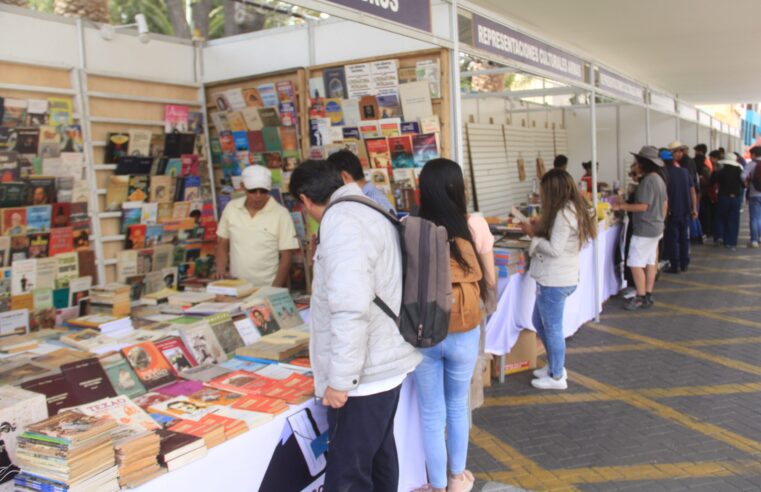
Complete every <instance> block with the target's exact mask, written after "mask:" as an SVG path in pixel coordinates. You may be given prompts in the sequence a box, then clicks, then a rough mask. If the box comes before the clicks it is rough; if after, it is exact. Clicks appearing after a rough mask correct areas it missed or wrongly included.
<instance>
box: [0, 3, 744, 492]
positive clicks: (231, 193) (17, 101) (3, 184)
mask: <svg viewBox="0 0 761 492" xmlns="http://www.w3.org/2000/svg"><path fill="white" fill-rule="evenodd" d="M293 3H295V4H298V5H302V6H304V7H307V8H313V9H315V10H317V11H320V12H323V13H325V14H329V15H330V17H329V18H326V19H323V20H320V21H318V22H313V21H310V22H307V23H305V24H303V25H297V26H292V27H282V28H274V29H267V30H264V31H260V32H256V33H251V34H243V35H239V36H234V37H230V38H224V39H220V40H214V41H208V42H202V41H184V40H180V39H176V38H170V37H165V36H160V35H154V34H150V35H148V37H146V36H144V35H142V34H141V35H139V36H138V35H137V34H135V33H132V32H130V31H119V32H117V33H116V34H115V35H114V34H113V33H109V32H107V30H103V29H102V28H101V26H99V25H96V24H94V23H90V22H89V21H84V20H82V19H79V18H76V19H73V18H63V17H56V16H50V15H46V14H39V13H35V12H32V11H28V10H25V9H18V8H13V7H5V6H2V7H0V40H2V41H3V42H2V43H0V120H1V121H2V126H1V127H0V173H2V174H1V176H2V179H1V180H0V227H1V228H2V229H1V230H2V236H0V267H1V269H0V273H1V274H2V280H1V281H0V282H1V283H0V411H2V412H3V419H4V421H5V420H9V421H12V422H13V425H14V429H13V431H11V432H5V431H3V432H4V433H3V434H2V439H3V440H4V443H5V449H6V451H7V453H6V454H5V455H4V456H2V455H0V459H4V460H6V462H5V463H4V466H17V467H20V469H21V473H19V474H18V475H17V477H16V478H15V480H16V481H17V482H18V483H21V484H24V485H27V486H33V487H47V486H60V485H61V484H64V485H81V486H82V487H83V489H84V490H118V489H119V488H120V487H121V488H138V489H139V490H141V491H153V490H156V491H159V490H167V489H171V488H178V489H179V488H180V487H184V488H190V489H191V490H206V489H208V490H218V489H220V490H221V489H225V488H229V489H234V490H262V491H301V490H308V491H312V490H319V489H320V487H321V484H322V482H323V479H324V469H325V463H326V455H325V452H326V449H327V440H328V435H327V432H326V431H327V420H326V413H325V410H324V408H323V407H322V405H321V403H320V402H318V401H316V399H315V398H314V397H313V392H314V390H313V383H312V379H311V373H310V370H309V360H308V357H307V355H308V354H307V348H308V341H309V330H308V327H307V325H308V322H309V294H310V285H311V258H310V257H309V253H308V252H309V251H310V244H311V241H312V240H313V237H314V235H315V234H316V231H317V224H316V223H314V222H313V221H310V220H308V219H307V217H306V215H305V214H304V213H303V212H302V210H301V208H300V205H299V203H298V202H297V201H296V200H294V199H293V197H291V196H290V195H289V194H288V183H289V177H290V175H291V172H292V171H293V169H294V168H295V167H296V166H298V164H299V163H300V162H302V161H303V160H305V159H324V158H326V157H327V156H328V155H330V154H331V153H333V152H335V151H337V150H342V149H349V150H351V151H353V152H355V153H356V154H357V155H358V156H359V157H360V160H361V161H362V163H363V165H364V166H365V167H366V174H367V177H368V180H369V181H370V182H372V183H373V184H374V185H375V186H376V187H378V188H379V189H381V190H382V191H383V192H385V193H386V195H387V196H388V199H389V201H390V202H391V203H393V204H394V205H395V206H396V208H397V210H398V211H399V212H400V213H401V214H407V213H410V212H413V211H414V209H415V207H416V203H417V201H418V198H417V194H416V188H417V178H418V174H419V171H420V169H421V168H422V166H423V164H424V163H425V162H426V161H428V160H430V159H432V158H435V157H439V156H442V157H448V158H451V159H453V160H456V161H457V162H459V163H461V164H462V166H463V171H464V174H465V176H466V181H467V182H468V192H469V199H470V207H471V208H472V210H473V211H474V212H477V213H481V214H483V215H484V216H486V217H487V218H488V221H489V222H490V225H491V226H492V229H493V233H494V234H495V236H496V237H497V239H498V241H497V246H496V249H495V257H496V262H497V266H498V271H499V274H500V279H499V293H498V301H497V309H496V312H495V313H494V314H492V316H491V317H490V318H489V320H488V322H485V323H484V326H483V327H482V329H483V333H484V335H483V337H482V338H483V347H484V352H485V354H491V355H494V356H497V358H496V359H495V360H493V361H490V356H491V355H484V356H483V357H482V358H481V364H480V365H479V368H478V370H477V371H476V374H474V380H473V381H474V382H473V391H472V400H473V401H472V402H471V403H472V405H471V406H472V407H477V406H478V404H479V399H482V394H483V386H484V385H488V384H490V381H491V375H490V373H489V370H488V367H489V366H490V365H491V366H493V367H494V369H493V372H494V373H495V375H499V377H500V378H502V377H504V375H505V374H506V373H510V372H515V371H519V370H525V369H528V368H531V367H532V364H535V359H536V348H537V345H536V340H535V337H533V338H532V334H533V331H532V330H533V328H532V326H531V316H530V315H531V309H532V307H533V298H534V288H535V286H534V283H533V281H532V280H531V279H530V278H528V276H527V275H526V262H527V258H526V254H525V250H526V248H527V245H528V243H526V242H525V241H522V239H521V234H517V233H516V230H517V229H518V227H517V224H514V223H512V219H510V218H509V216H510V214H511V209H512V208H513V207H517V208H519V209H521V211H522V212H523V213H524V214H526V215H531V214H534V213H536V212H537V210H538V205H537V200H536V190H537V188H536V187H537V182H538V179H540V178H541V176H542V174H543V173H544V172H545V171H546V170H548V169H550V168H551V166H552V162H553V160H554V158H555V156H556V155H558V154H564V155H567V156H568V157H569V172H571V173H572V174H574V175H575V176H578V177H581V174H582V172H581V171H582V169H581V163H582V162H584V161H591V162H599V168H598V167H595V166H592V168H591V180H590V183H591V186H589V187H588V188H587V189H586V191H587V192H588V195H589V198H590V202H591V203H593V205H594V207H595V208H596V210H597V212H598V218H599V219H600V235H599V236H598V239H597V240H596V241H594V242H593V243H592V244H589V245H587V247H586V248H585V249H584V251H583V253H582V254H583V257H582V265H583V266H582V271H583V272H587V273H588V274H587V275H582V279H581V284H580V287H579V289H577V292H576V293H575V294H574V296H573V297H572V298H571V301H570V302H569V309H567V310H566V314H565V317H566V326H567V329H568V330H569V331H568V333H567V336H571V335H572V334H573V333H575V332H576V331H577V330H578V328H580V327H581V325H582V324H583V323H585V322H587V321H589V320H591V319H594V318H596V317H597V316H598V315H599V312H600V310H601V308H602V303H603V302H604V301H605V300H606V299H608V298H609V297H610V296H612V295H615V294H616V293H617V292H618V291H619V290H620V289H621V287H622V286H623V285H622V280H621V274H620V269H619V265H620V261H617V260H616V256H617V250H618V248H619V236H620V225H618V223H617V220H616V219H615V218H614V217H613V214H612V213H611V212H610V211H609V207H608V205H607V203H606V201H607V199H608V196H610V194H612V193H615V192H616V191H617V190H618V189H624V188H625V187H626V185H627V181H626V177H627V171H628V165H629V164H630V163H631V158H630V157H629V156H630V154H629V152H630V151H633V150H637V149H639V148H640V147H641V146H642V144H643V143H653V144H656V145H663V144H665V143H667V142H670V141H672V140H675V139H679V140H682V141H683V142H684V143H686V144H687V145H690V146H692V145H694V144H696V143H698V142H710V143H711V145H714V146H718V145H723V146H725V147H726V148H727V149H733V148H737V149H739V140H738V139H739V132H738V130H737V129H735V128H729V127H728V126H727V125H726V124H725V123H722V122H719V121H718V120H714V119H713V118H711V117H710V116H709V115H708V114H706V113H703V112H701V111H699V110H697V109H696V108H694V107H692V106H689V105H687V104H685V103H683V102H682V101H679V100H678V99H676V98H674V97H672V96H671V95H668V94H666V93H665V92H664V91H659V90H657V89H653V88H650V87H647V86H646V85H645V84H642V83H639V82H637V81H636V79H633V78H630V77H627V76H624V75H623V74H620V73H617V72H615V71H614V70H612V69H610V68H607V67H605V66H604V65H602V64H598V63H597V62H595V61H593V60H584V59H582V58H580V57H578V56H576V55H574V54H573V53H572V52H570V51H566V50H564V49H562V48H560V47H557V46H552V45H550V44H547V43H545V42H544V41H542V40H540V39H538V38H534V37H532V36H530V35H528V34H526V32H525V31H522V30H520V29H518V28H516V27H515V26H513V25H512V24H511V23H510V22H508V21H507V20H504V19H500V18H499V16H497V15H494V14H493V13H490V12H488V11H484V10H482V9H480V8H478V7H476V6H473V5H471V4H469V3H467V2H456V1H455V2H451V3H450V2H444V1H441V0H433V1H431V2H417V3H410V4H405V5H406V7H403V8H402V9H401V12H396V13H393V12H384V11H381V10H380V7H377V6H373V5H366V2H352V1H349V0H340V1H327V0H326V1H316V0H308V1H306V0H305V1H300V2H293ZM421 4H422V5H424V8H419V6H417V7H416V6H415V5H421ZM400 5H401V4H400ZM405 9H411V10H405ZM29 32H35V33H36V38H35V41H34V42H29V43H18V42H17V40H18V39H25V38H27V37H26V35H25V33H29ZM146 41H147V42H146ZM508 79H509V80H510V82H509V83H507V82H506V81H507V80H508ZM250 165H263V166H266V167H268V168H269V169H270V170H271V171H272V175H273V186H274V189H273V191H272V195H273V197H274V199H276V200H278V201H279V202H280V203H281V204H283V205H284V206H286V207H287V208H288V210H289V212H290V214H291V217H292V219H293V221H294V225H295V229H296V231H297V235H298V236H299V240H300V244H301V249H300V250H299V251H297V252H296V254H295V255H294V257H293V260H292V265H291V269H290V275H289V286H290V291H289V290H288V289H277V288H272V287H264V286H251V285H250V284H248V283H246V282H239V281H230V280H228V281H217V282H214V281H212V280H211V276H212V274H213V271H214V267H215V257H214V256H215V248H216V240H217V234H216V230H217V224H218V220H219V217H220V214H221V212H222V210H223V209H224V207H225V206H226V205H227V204H228V203H229V201H230V200H231V199H233V198H236V197H238V196H242V194H243V191H242V185H241V171H242V169H244V168H245V167H246V166H250ZM598 184H599V189H600V193H599V194H598V193H596V192H594V191H595V190H598ZM526 353H528V354H531V353H533V356H532V355H525V354H526ZM482 370H483V372H482ZM72 409H74V410H72ZM418 419H419V416H418V408H417V400H416V395H415V389H414V385H413V384H412V383H411V378H408V380H407V381H405V383H404V386H403V390H402V396H401V400H400V405H399V409H398V412H397V416H396V422H395V435H396V439H397V447H398V450H399V463H400V474H401V476H400V485H399V490H404V491H407V490H411V489H412V488H414V487H417V486H420V485H421V484H423V483H425V482H426V474H425V463H424V453H423V450H422V441H421V438H420V432H421V431H420V426H419V421H418ZM70 426H75V427H78V428H81V429H86V430H84V431H83V432H82V433H81V434H76V435H74V434H66V433H65V432H62V430H61V429H63V428H66V427H70ZM108 436H111V438H112V439H113V441H112V440H111V438H109V439H108V443H112V444H109V445H108V446H105V445H104V442H106V438H107V437H108ZM91 438H92V439H91ZM228 441H229V442H228ZM54 446H58V447H59V448H65V449H66V450H67V451H68V454H67V456H68V458H67V459H65V460H63V461H61V462H60V464H59V466H57V467H56V466H51V465H50V464H49V463H48V462H45V461H41V460H40V459H39V454H42V455H44V454H45V453H47V452H52V450H53V447H54ZM80 451H81V452H80ZM82 455H87V456H89V458H88V459H87V460H85V459H82V458H79V459H78V458H77V456H82ZM9 469H12V470H14V473H13V474H14V475H15V474H16V472H17V471H18V469H16V468H9ZM62 469H65V470H66V471H65V472H62V471H61V470H62ZM13 480H14V479H13V477H12V476H9V477H8V480H4V479H0V490H5V489H6V488H7V487H10V488H12V484H13Z"/></svg>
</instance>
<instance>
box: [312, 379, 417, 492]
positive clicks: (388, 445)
mask: <svg viewBox="0 0 761 492" xmlns="http://www.w3.org/2000/svg"><path fill="white" fill-rule="evenodd" d="M401 388H402V387H401V385H399V386H397V387H396V388H394V389H392V390H389V391H385V392H383V393H378V394H377V395H370V396H356V397H350V398H349V400H348V401H347V402H346V405H344V406H343V407H342V408H339V409H338V410H334V409H332V408H330V409H328V427H329V429H328V431H329V435H330V441H329V445H328V465H327V468H326V469H325V489H324V490H325V492H395V491H396V490H397V488H398V486H399V460H398V458H397V454H396V441H395V440H394V416H395V415H396V407H397V405H398V404H399V393H400V391H401Z"/></svg>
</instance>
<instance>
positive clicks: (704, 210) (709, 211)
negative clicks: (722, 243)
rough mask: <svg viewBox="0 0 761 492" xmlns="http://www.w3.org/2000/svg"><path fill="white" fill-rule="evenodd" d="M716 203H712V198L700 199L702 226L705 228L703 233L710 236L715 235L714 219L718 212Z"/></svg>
mask: <svg viewBox="0 0 761 492" xmlns="http://www.w3.org/2000/svg"><path fill="white" fill-rule="evenodd" d="M715 209H716V205H715V204H713V203H711V199H710V198H708V197H703V198H701V200H700V227H702V228H703V234H705V235H706V236H708V237H711V236H713V221H714V220H715V219H714V214H715V213H716V210H715Z"/></svg>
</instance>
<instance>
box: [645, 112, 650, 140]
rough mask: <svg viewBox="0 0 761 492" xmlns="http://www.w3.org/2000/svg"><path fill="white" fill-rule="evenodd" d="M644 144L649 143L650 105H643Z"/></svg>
mask: <svg viewBox="0 0 761 492" xmlns="http://www.w3.org/2000/svg"><path fill="white" fill-rule="evenodd" d="M645 145H650V106H645Z"/></svg>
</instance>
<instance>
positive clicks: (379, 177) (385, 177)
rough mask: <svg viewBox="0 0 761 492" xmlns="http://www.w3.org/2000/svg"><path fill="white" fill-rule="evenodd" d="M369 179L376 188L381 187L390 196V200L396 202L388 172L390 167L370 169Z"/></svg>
mask: <svg viewBox="0 0 761 492" xmlns="http://www.w3.org/2000/svg"><path fill="white" fill-rule="evenodd" d="M368 181H369V182H371V183H372V184H373V185H374V186H375V187H376V188H378V189H380V190H381V191H383V192H384V193H386V196H387V197H388V201H389V202H391V203H394V197H393V194H392V190H391V180H390V177H389V173H388V168H385V167H383V168H377V169H370V171H369V176H368Z"/></svg>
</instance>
